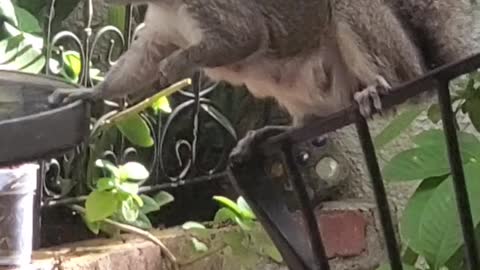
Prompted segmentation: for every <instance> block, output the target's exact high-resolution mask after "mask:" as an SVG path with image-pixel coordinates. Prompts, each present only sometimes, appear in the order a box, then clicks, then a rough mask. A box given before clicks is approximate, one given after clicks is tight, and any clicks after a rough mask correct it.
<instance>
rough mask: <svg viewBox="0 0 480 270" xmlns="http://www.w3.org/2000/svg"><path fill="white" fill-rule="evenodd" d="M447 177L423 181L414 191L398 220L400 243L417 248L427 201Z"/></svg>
mask: <svg viewBox="0 0 480 270" xmlns="http://www.w3.org/2000/svg"><path fill="white" fill-rule="evenodd" d="M446 178H447V176H444V177H438V178H437V179H425V180H423V181H422V183H421V184H420V185H419V186H418V188H417V189H416V190H415V193H414V194H413V196H412V197H411V198H410V200H409V201H408V203H407V206H406V208H405V210H404V212H403V215H402V218H401V220H400V235H401V236H402V241H403V242H405V243H406V244H407V245H408V246H410V244H412V245H414V246H417V245H418V244H417V243H416V241H418V240H419V239H420V238H419V232H420V225H421V223H420V220H421V219H422V218H423V217H424V216H425V215H426V213H425V211H426V210H427V205H428V202H429V200H430V199H431V198H432V196H433V194H435V190H436V188H437V187H438V186H439V185H440V184H441V183H442V182H443V180H445V179H446Z"/></svg>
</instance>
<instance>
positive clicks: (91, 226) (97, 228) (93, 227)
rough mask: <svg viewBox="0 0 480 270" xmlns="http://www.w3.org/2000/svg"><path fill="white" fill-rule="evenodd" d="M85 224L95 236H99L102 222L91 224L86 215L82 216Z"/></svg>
mask: <svg viewBox="0 0 480 270" xmlns="http://www.w3.org/2000/svg"><path fill="white" fill-rule="evenodd" d="M82 219H83V222H85V225H87V228H88V229H89V230H90V231H91V232H92V233H94V234H98V233H99V232H100V227H101V224H102V223H101V222H99V221H96V222H89V221H88V220H87V218H86V217H85V215H82Z"/></svg>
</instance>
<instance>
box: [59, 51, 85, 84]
mask: <svg viewBox="0 0 480 270" xmlns="http://www.w3.org/2000/svg"><path fill="white" fill-rule="evenodd" d="M62 57H63V62H64V64H65V66H64V68H65V72H66V75H67V76H68V77H69V78H70V79H71V80H72V81H73V82H78V79H79V78H80V73H81V72H82V61H81V59H80V54H79V53H78V52H76V51H66V52H64V53H63V55H62Z"/></svg>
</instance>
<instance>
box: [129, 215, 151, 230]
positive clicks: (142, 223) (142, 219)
mask: <svg viewBox="0 0 480 270" xmlns="http://www.w3.org/2000/svg"><path fill="white" fill-rule="evenodd" d="M130 225H132V226H135V227H137V228H140V229H144V230H149V229H152V228H153V226H152V223H151V222H150V219H148V217H147V215H145V214H144V213H142V212H140V213H138V217H137V219H136V220H135V221H133V222H131V223H130Z"/></svg>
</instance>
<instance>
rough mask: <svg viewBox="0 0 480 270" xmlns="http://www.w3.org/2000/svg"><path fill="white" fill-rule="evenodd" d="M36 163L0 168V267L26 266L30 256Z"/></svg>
mask: <svg viewBox="0 0 480 270" xmlns="http://www.w3.org/2000/svg"><path fill="white" fill-rule="evenodd" d="M38 168H39V166H38V165H37V164H23V165H19V166H14V167H7V168H0V267H1V266H20V267H27V266H28V265H29V264H30V262H31V257H32V240H33V239H32V238H33V235H32V234H33V198H34V196H35V190H36V187H37V171H38Z"/></svg>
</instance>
